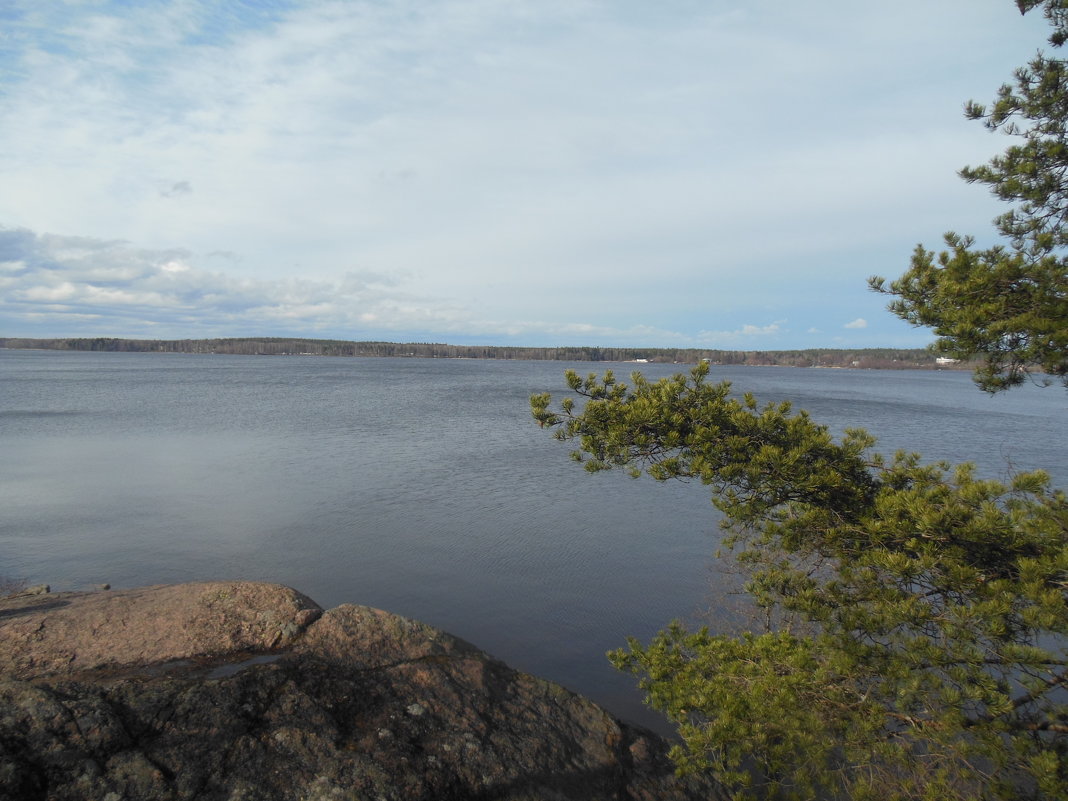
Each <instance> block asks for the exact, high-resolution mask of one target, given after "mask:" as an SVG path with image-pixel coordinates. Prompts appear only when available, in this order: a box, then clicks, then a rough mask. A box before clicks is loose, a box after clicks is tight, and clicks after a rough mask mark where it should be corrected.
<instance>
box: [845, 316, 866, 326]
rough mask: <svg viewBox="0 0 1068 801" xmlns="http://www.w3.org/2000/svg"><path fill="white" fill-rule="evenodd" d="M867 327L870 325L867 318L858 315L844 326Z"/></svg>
mask: <svg viewBox="0 0 1068 801" xmlns="http://www.w3.org/2000/svg"><path fill="white" fill-rule="evenodd" d="M867 327H868V321H867V320H865V319H864V318H863V317H858V318H857V319H856V320H854V321H853V322H851V323H846V324H845V325H843V326H842V328H867Z"/></svg>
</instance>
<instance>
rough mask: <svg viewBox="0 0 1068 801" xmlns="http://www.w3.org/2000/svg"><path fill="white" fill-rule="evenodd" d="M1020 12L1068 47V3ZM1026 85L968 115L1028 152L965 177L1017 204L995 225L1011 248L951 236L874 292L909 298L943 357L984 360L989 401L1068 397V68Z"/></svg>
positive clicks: (1025, 71) (1048, 0) (909, 310)
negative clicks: (1012, 395) (1034, 394)
mask: <svg viewBox="0 0 1068 801" xmlns="http://www.w3.org/2000/svg"><path fill="white" fill-rule="evenodd" d="M1017 6H1019V8H1020V11H1021V12H1024V13H1026V12H1027V11H1030V10H1031V9H1033V8H1037V7H1042V9H1043V11H1044V13H1045V15H1046V18H1047V19H1048V20H1049V22H1050V24H1051V26H1052V29H1053V31H1052V33H1051V35H1050V38H1049V41H1050V44H1051V45H1053V46H1054V47H1060V46H1061V45H1063V44H1064V42H1065V41H1066V40H1068V0H1043V1H1042V2H1040V1H1039V0H1018V2H1017ZM1014 79H1015V80H1014V83H1013V84H1006V85H1004V86H1002V87H1001V89H1000V90H999V91H998V95H997V98H996V99H995V101H994V103H993V104H992V105H991V106H989V107H987V106H984V105H981V104H979V103H975V102H971V103H968V105H967V107H966V113H967V115H968V117H970V118H971V119H976V120H982V121H983V123H984V124H985V125H986V127H987V128H989V129H990V130H991V131H1000V132H1002V133H1005V134H1008V135H1010V136H1012V137H1014V138H1015V139H1017V140H1019V144H1014V145H1012V146H1010V147H1009V148H1008V149H1007V150H1006V151H1005V152H1004V153H1003V154H1002V155H1000V156H997V157H995V158H993V159H992V160H991V161H990V163H989V164H986V165H983V166H980V167H965V168H964V169H963V170H961V176H962V177H963V178H964V179H965V180H966V181H969V182H971V183H980V184H986V185H987V186H989V187H990V190H991V191H992V192H993V193H994V195H995V196H996V197H998V198H1000V199H1002V200H1006V201H1009V202H1013V203H1015V204H1016V205H1015V206H1014V207H1013V208H1012V209H1010V210H1009V211H1007V212H1005V213H1004V214H1002V215H1001V216H999V217H998V218H997V219H996V220H995V221H994V223H995V225H996V227H997V230H998V232H999V234H1001V235H1002V236H1003V237H1004V238H1005V239H1006V240H1007V241H1008V244H1007V245H999V246H996V247H992V248H986V249H976V248H974V239H973V238H971V237H964V236H959V235H957V234H955V233H948V234H946V236H945V243H946V246H947V248H948V249H947V250H944V251H942V252H940V253H938V254H937V255H936V254H935V253H934V252H932V251H928V250H926V249H925V248H923V247H922V246H919V247H917V248H916V252H915V254H914V255H913V257H912V264H911V266H910V268H909V270H908V272H906V273H905V274H904V275H903V276H902V277H901V278H899V279H898V280H896V281H893V282H891V283H889V284H887V282H886V280H885V279H883V278H881V277H878V276H876V277H874V278H872V279H871V282H870V283H871V286H872V287H873V288H874V289H875V290H876V291H879V292H884V293H887V294H890V295H895V296H896V297H897V299H896V300H895V301H893V302H892V303H891V305H890V310H891V311H892V312H893V313H894V314H896V315H898V316H899V317H901V318H902V319H904V320H907V321H908V322H910V323H913V324H914V325H919V326H926V327H930V328H933V329H934V330H935V333H937V334H938V335H939V337H940V338H939V340H938V341H937V343H936V345H935V347H936V349H937V350H938V351H939V352H941V353H946V354H949V355H951V356H953V357H955V358H958V359H972V358H979V359H980V360H981V366H980V367H979V368H978V369H977V370H976V374H975V375H976V382H977V383H978V384H979V385H980V387H982V388H983V389H984V390H986V391H988V392H997V391H999V390H1003V389H1007V388H1008V387H1012V386H1015V385H1018V384H1020V383H1022V382H1023V381H1024V380H1025V379H1026V378H1027V376H1028V374H1029V373H1030V372H1031V371H1038V372H1040V373H1045V374H1046V375H1048V376H1053V377H1059V378H1060V379H1061V380H1062V381H1063V383H1064V385H1065V386H1066V387H1068V324H1066V322H1065V321H1066V320H1068V257H1066V255H1065V248H1066V247H1068V226H1066V225H1065V222H1066V220H1068V67H1066V65H1065V62H1064V59H1060V58H1053V57H1050V56H1048V55H1045V54H1042V53H1039V54H1038V55H1037V56H1036V57H1035V58H1034V60H1032V61H1031V62H1030V64H1028V65H1027V66H1026V67H1023V68H1021V69H1019V70H1017V71H1016V74H1015V76H1014Z"/></svg>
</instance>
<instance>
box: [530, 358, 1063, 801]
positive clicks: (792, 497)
mask: <svg viewBox="0 0 1068 801" xmlns="http://www.w3.org/2000/svg"><path fill="white" fill-rule="evenodd" d="M708 371H709V368H708V367H707V365H700V366H698V367H696V368H695V369H694V370H693V371H692V372H691V373H690V374H689V376H686V375H677V376H675V377H674V378H671V379H662V380H660V381H658V382H655V383H652V382H649V381H647V380H646V379H645V378H643V377H642V376H641V375H640V374H637V373H636V374H634V375H633V377H632V384H631V385H629V386H628V385H626V384H624V383H621V382H619V381H617V380H616V379H615V377H614V376H613V375H612V373H611V372H608V373H605V375H604V376H603V377H602V378H598V377H597V376H596V375H595V374H591V375H589V376H588V377H586V378H585V379H583V378H582V377H580V376H579V375H577V374H576V373H574V372H569V373H568V374H567V378H568V382H569V385H570V387H571V389H572V390H574V391H575V392H576V393H577V395H578V396H579V398H580V400H579V401H576V400H575V399H574V398H565V399H564V400H563V401H562V402H561V404H560V407H559V409H558V410H555V411H554V410H552V409H550V403H551V399H550V397H549V396H548V395H537V396H534V397H533V398H532V400H531V402H532V408H533V412H534V417H535V418H536V419H537V420H538V422H539V423H541V424H542V425H543V426H547V427H549V428H552V429H554V432H555V436H556V437H557V438H559V439H562V440H568V441H573V442H577V443H578V445H579V450H577V451H576V452H575V454H574V458H575V459H576V460H578V461H580V462H582V463H584V465H585V467H586V469H587V470H590V471H599V470H607V469H611V468H614V467H622V468H625V469H627V470H629V471H630V472H631V473H632V475H639V474H640V473H642V472H644V473H647V474H648V475H650V476H652V477H653V478H655V479H657V480H661V481H666V480H668V479H672V478H679V479H694V480H699V481H701V482H702V483H703V484H705V485H707V486H708V487H710V488H711V490H712V502H713V504H714V505H715V507H716V508H717V509H719V511H720V512H722V513H723V515H724V518H723V525H724V527H725V528H727V530H728V533H727V538H726V545H727V546H728V547H729V548H731V549H732V551H733V553H732V558H734V559H736V560H737V561H738V562H739V563H740V564H741V565H742V566H743V567H744V568H745V570H746V572H747V575H748V583H747V586H746V589H747V590H748V591H749V593H750V594H751V595H752V598H753V600H754V602H755V604H756V605H757V606H758V607H759V608H760V609H761V610H763V611H766V612H767V613H768V615H767V617H766V619H768V620H773V621H776V624H775V625H771V626H768V627H767V628H766V629H765V630H764V631H761V632H758V633H750V634H746V635H744V636H742V637H735V636H729V635H722V634H717V633H714V632H710V631H709V630H707V629H703V630H700V631H697V632H689V631H686V630H685V629H684V628H683V627H682V626H680V625H679V624H673V625H671V626H670V627H669V628H668V629H667V630H665V631H663V632H661V634H660V635H659V636H658V637H656V639H654V641H653V642H652V643H650V644H648V645H643V644H641V643H639V642H637V641H635V640H631V641H630V642H629V644H628V646H627V648H625V649H622V650H620V651H616V652H614V653H612V654H611V655H610V658H611V660H612V662H613V663H614V664H615V665H616V666H617V667H618V668H620V669H622V670H625V671H628V672H631V673H633V674H635V675H636V676H638V677H640V679H641V686H642V688H643V689H644V690H645V691H646V693H647V694H648V700H649V703H651V704H652V705H653V706H654V707H656V708H657V709H660V710H662V711H663V712H665V713H666V714H667V715H668V717H669V718H671V719H672V720H673V721H674V722H675V723H677V724H678V727H679V734H680V735H681V737H682V745H679V746H678V747H676V748H675V751H674V758H675V760H676V762H677V764H678V767H679V769H680V770H682V771H683V772H690V771H711V772H712V773H713V774H714V775H715V776H717V777H718V778H719V779H720V781H722V782H723V784H724V786H725V787H726V788H727V789H728V790H729V791H730V792H731V793H733V797H736V798H747V797H753V798H757V797H771V798H813V797H838V796H844V797H849V798H857V799H861V798H882V799H885V798H923V799H946V798H987V797H990V798H1025V797H1036V798H1048V799H1053V798H1061V797H1064V796H1063V795H1062V793H1063V792H1064V790H1065V788H1068V702H1066V699H1065V694H1066V693H1065V691H1066V689H1068V651H1066V648H1065V644H1066V642H1068V499H1066V498H1065V496H1064V494H1063V493H1062V492H1058V491H1055V490H1053V489H1051V488H1050V486H1049V480H1048V478H1047V476H1046V475H1044V474H1043V473H1041V472H1035V473H1025V474H1020V475H1018V476H1016V477H1015V478H1014V479H1013V480H1012V481H1011V483H1009V484H1003V483H1000V482H997V481H988V480H981V479H979V478H977V477H976V476H975V474H974V472H973V469H972V468H971V466H969V465H963V466H959V467H957V468H955V469H952V468H950V466H948V465H946V464H924V463H923V462H922V461H921V459H920V457H919V456H918V455H916V454H910V453H898V454H896V455H894V456H893V457H892V458H884V457H882V456H880V455H879V454H877V453H874V452H873V451H872V447H873V445H874V440H873V438H872V437H871V436H870V435H868V434H867V433H865V432H863V431H859V430H854V431H849V432H847V433H846V434H845V435H844V437H843V438H842V440H841V441H840V442H836V441H835V440H834V438H832V437H831V436H830V434H829V433H828V431H827V429H826V428H825V427H824V426H821V425H818V424H817V423H815V422H814V421H813V420H811V419H810V418H809V416H808V415H807V414H806V413H805V412H803V411H802V412H794V411H793V410H792V409H791V407H790V405H789V404H786V403H782V404H770V405H767V406H759V405H758V404H757V402H756V400H755V399H754V398H752V397H751V396H748V395H747V396H743V397H742V398H736V397H733V396H732V395H731V393H730V385H729V384H727V383H720V384H710V383H708V382H707V381H706V377H707V375H708ZM750 794H751V795H750Z"/></svg>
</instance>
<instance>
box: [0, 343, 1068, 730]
mask: <svg viewBox="0 0 1068 801" xmlns="http://www.w3.org/2000/svg"><path fill="white" fill-rule="evenodd" d="M569 366H571V367H574V368H576V369H578V370H580V371H581V372H583V373H585V372H587V371H589V370H590V369H599V370H603V369H605V368H606V367H608V368H612V369H614V370H615V371H616V373H617V375H627V374H629V373H630V372H631V370H632V369H634V368H635V367H637V365H633V364H627V365H623V364H616V365H608V364H600V365H590V364H578V365H568V364H564V363H559V362H505V361H500V362H498V361H468V360H424V359H327V358H309V357H249V356H244V357H243V356H205V355H177V354H125V353H64V352H56V351H6V350H0V447H2V458H0V575H7V576H15V577H24V578H26V579H28V580H29V581H30V582H31V583H50V584H51V585H52V586H53V588H54V589H56V590H63V589H83V588H88V587H90V586H91V585H92V584H96V583H102V582H108V583H110V584H112V586H114V587H117V588H121V587H131V586H139V585H144V584H156V583H168V582H180V581H191V580H200V579H251V580H262V581H271V582H279V583H282V584H288V585H291V586H294V587H296V588H298V589H300V590H302V591H303V592H305V593H307V594H308V595H310V596H311V597H312V598H314V599H315V600H316V601H318V602H319V603H320V604H321V605H323V606H324V607H329V606H334V605H337V604H340V603H345V602H353V603H360V604H367V605H371V606H377V607H381V608H384V609H388V610H390V611H393V612H397V613H400V614H403V615H406V616H409V617H414V618H418V619H420V620H424V621H426V622H428V623H431V624H433V625H436V626H439V627H441V628H443V629H445V630H447V631H450V632H452V633H454V634H456V635H459V636H461V637H464V638H465V639H468V640H470V641H472V642H474V643H475V644H476V645H478V646H479V647H481V648H483V649H484V650H487V651H489V652H490V653H492V654H494V655H495V656H498V657H500V658H502V659H504V660H505V661H507V662H509V663H510V664H512V665H513V666H515V667H518V668H521V669H524V670H528V671H530V672H533V673H536V674H539V675H541V676H544V677H546V678H550V679H553V680H556V681H559V682H560V683H562V684H564V685H566V686H568V687H570V688H572V689H574V690H577V691H579V692H582V693H584V694H586V695H588V696H590V697H591V698H593V699H594V700H597V701H598V702H600V703H603V704H604V705H606V706H607V707H608V708H609V709H611V710H612V711H614V712H615V713H617V714H619V715H621V716H623V717H625V718H628V719H631V720H636V721H639V722H641V723H644V724H646V725H652V726H654V727H655V728H657V729H659V730H661V731H666V730H667V729H666V727H664V726H663V725H662V724H661V723H660V722H659V718H658V716H656V715H655V714H654V713H651V712H649V711H648V710H645V709H643V707H642V706H641V701H640V696H639V695H638V693H637V692H636V691H635V690H634V688H633V683H632V680H631V679H630V678H628V677H626V676H622V675H620V674H617V673H616V672H615V671H614V670H612V668H611V667H610V666H609V665H608V664H607V662H606V660H605V658H604V653H605V651H606V650H608V649H611V648H616V647H619V646H621V645H622V644H623V643H624V639H625V637H626V636H627V635H634V636H637V637H639V638H641V639H648V638H649V637H650V636H651V635H652V634H653V633H655V632H656V631H657V630H658V629H660V628H661V627H663V625H665V624H666V623H667V622H668V621H670V620H671V619H673V618H682V619H686V620H700V619H706V618H708V619H711V620H712V622H713V623H715V622H716V621H717V619H720V618H721V617H722V614H723V613H722V610H721V607H722V604H723V596H722V591H721V590H720V589H719V588H718V586H717V585H718V583H719V581H720V579H718V578H717V577H716V574H715V572H714V560H713V557H712V554H713V552H714V551H715V550H716V544H717V542H718V529H717V518H716V517H715V515H714V514H713V510H712V508H711V506H710V505H709V500H708V495H707V492H706V491H705V489H704V488H702V487H701V486H700V485H699V484H684V483H678V482H676V483H670V484H657V483H656V482H653V481H651V480H649V479H641V480H638V481H634V480H631V479H629V478H627V477H626V476H624V475H622V474H620V473H606V474H599V475H596V476H590V475H588V474H586V473H585V471H583V470H582V469H581V468H580V467H579V466H577V465H575V464H574V463H572V462H571V461H570V460H569V459H568V453H569V451H570V448H569V447H568V445H566V444H562V443H559V442H556V441H555V440H553V439H552V437H551V436H549V435H548V434H547V433H546V432H544V431H541V430H540V429H538V427H537V426H536V425H535V424H534V423H533V421H532V419H531V418H530V413H529V410H528V398H529V396H530V394H531V393H534V392H542V391H546V390H549V391H553V392H554V393H555V394H558V395H560V394H562V392H563V390H564V388H565V387H564V382H563V371H564V369H565V368H567V367H569ZM640 367H641V369H642V371H643V372H645V373H646V375H649V376H653V377H658V376H662V375H670V374H672V373H674V372H677V371H679V370H685V369H688V368H686V367H684V366H679V367H673V366H670V365H651V364H649V365H641V366H640ZM713 376H714V377H718V378H722V379H729V380H731V381H733V382H734V386H735V388H736V389H737V390H739V391H752V392H754V393H755V394H756V395H757V397H758V399H760V400H761V401H771V400H780V399H789V400H792V401H794V402H795V403H796V405H797V406H798V407H800V408H806V409H808V410H809V411H810V412H811V413H812V415H813V417H814V418H815V419H817V420H819V421H821V422H824V423H827V424H828V425H829V426H830V427H831V428H832V430H834V431H836V432H839V431H841V430H842V429H843V428H846V427H853V426H863V427H866V428H868V429H869V430H870V431H872V433H874V434H876V435H878V436H879V437H880V448H879V449H880V450H884V451H887V452H890V451H893V450H895V449H898V448H906V449H916V450H920V451H922V452H923V453H924V454H925V456H928V457H930V458H931V459H935V458H937V459H950V460H953V461H962V460H971V461H976V462H978V463H979V464H980V468H981V471H982V472H983V473H985V474H987V475H990V476H993V477H999V476H1004V475H1005V473H1006V472H1007V470H1009V469H1011V468H1012V467H1015V468H1016V469H1032V468H1039V467H1041V468H1044V469H1046V470H1048V471H1049V472H1050V473H1051V474H1052V475H1053V476H1054V479H1055V481H1056V483H1057V484H1058V485H1059V486H1068V456H1066V454H1068V435H1066V430H1068V429H1066V426H1065V420H1066V417H1068V416H1066V414H1065V412H1066V411H1068V393H1065V391H1064V390H1063V389H1061V388H1059V387H1050V388H1048V389H1044V390H1042V389H1039V388H1036V387H1032V386H1027V387H1024V388H1021V389H1019V390H1015V391H1013V392H1010V393H1007V394H1004V395H1001V396H996V397H993V398H991V397H988V396H986V395H984V394H982V393H981V392H979V391H978V390H977V389H975V387H974V386H973V385H972V384H971V382H970V379H969V377H968V375H966V374H964V373H959V372H918V371H917V372H912V371H908V372H905V371H854V370H813V369H808V370H804V369H792V368H746V367H715V368H713ZM709 610H712V611H711V615H709V614H708V613H709Z"/></svg>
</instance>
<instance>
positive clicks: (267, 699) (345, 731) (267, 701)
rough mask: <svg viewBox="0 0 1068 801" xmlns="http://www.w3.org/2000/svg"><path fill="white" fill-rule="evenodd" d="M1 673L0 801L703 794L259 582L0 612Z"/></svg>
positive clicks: (507, 685) (463, 671) (432, 642)
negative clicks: (288, 631)
mask: <svg viewBox="0 0 1068 801" xmlns="http://www.w3.org/2000/svg"><path fill="white" fill-rule="evenodd" d="M105 598H106V599H107V600H106V601H105V600H104V599H105ZM319 614H322V616H321V617H320V618H318V620H316V619H315V618H316V617H317V616H318V615H319ZM152 621H155V625H154V626H153V625H150V624H151V623H152ZM288 626H293V627H294V628H295V629H296V630H297V633H296V634H295V635H293V636H288V635H286V636H281V635H280V632H282V631H283V630H285V629H286V627H288ZM175 627H177V630H176V628H175ZM257 652H258V653H260V654H263V653H272V654H273V655H272V656H271V657H269V658H265V657H258V658H257V657H256V656H255V655H256V653H257ZM250 657H252V658H250ZM275 657H277V658H275ZM265 659H269V660H270V661H265ZM227 667H231V668H235V669H234V670H232V671H227V670H226V669H225V668H227ZM0 676H2V678H0V799H5V800H6V799H20V801H22V800H23V799H24V800H25V801H38V799H39V800H40V801H45V800H46V799H47V800H48V801H52V800H53V799H54V800H55V801H61V800H62V801H67V800H68V799H103V798H109V797H110V798H115V799H146V800H147V801H155V800H156V799H159V800H160V801H162V800H163V799H166V800H167V801H177V800H178V799H198V800H199V799H205V800H207V801H212V800H214V799H218V800H219V801H223V800H224V799H226V800H227V801H230V800H231V799H232V800H236V799H242V798H245V799H257V801H275V799H278V800H279V801H281V799H292V798H308V799H312V798H314V799H334V798H337V799H368V801H370V800H371V799H385V800H386V801H393V800H394V799H398V800H399V799H427V800H428V801H429V799H442V800H444V801H447V800H448V799H508V800H510V801H526V800H527V799H583V801H585V800H586V799H648V801H653V799H667V800H668V801H670V800H671V799H679V800H680V801H681V800H682V799H698V798H700V799H706V798H715V797H717V791H716V788H715V787H713V786H712V785H710V784H708V783H701V782H697V781H692V782H688V783H683V782H680V781H678V780H676V779H675V778H674V776H673V766H672V765H671V763H670V762H669V761H668V759H667V758H666V749H667V746H666V744H665V743H664V741H663V740H661V739H660V738H658V737H656V736H655V735H653V734H651V733H650V732H647V731H644V730H642V729H638V728H635V727H632V726H629V725H627V724H624V723H621V722H619V721H618V720H615V719H614V718H612V716H611V715H609V714H608V713H607V712H605V711H604V710H602V709H600V708H599V707H597V706H596V705H595V704H593V703H592V702H590V701H588V700H586V699H585V698H582V697H581V696H578V695H576V694H574V693H571V692H569V691H568V690H565V689H564V688H562V687H560V686H558V685H555V684H552V683H551V682H547V681H544V680H542V679H538V678H535V677H533V676H530V675H527V674H524V673H520V672H517V671H515V670H512V669H511V668H509V667H508V666H507V665H505V664H504V663H502V662H499V661H497V660H495V659H493V658H492V657H490V656H488V655H487V654H485V653H483V652H482V651H479V650H478V649H477V648H475V647H474V646H472V645H470V644H469V643H466V642H464V641H462V640H460V639H457V638H455V637H452V636H450V635H448V634H445V633H444V632H441V631H438V630H436V629H433V628H431V627H429V626H426V625H425V624H422V623H418V622H416V621H412V620H407V619H405V618H402V617H399V616H397V615H391V614H389V613H387V612H383V611H381V610H376V609H370V608H368V607H361V606H351V605H346V606H341V607H337V608H336V609H331V610H329V611H328V612H325V613H320V610H319V608H318V607H317V606H315V605H314V603H313V602H311V601H310V600H309V599H307V598H305V597H304V596H302V595H300V593H297V592H295V591H293V590H289V589H288V588H284V587H278V586H275V585H264V584H248V583H231V584H218V583H213V584H195V585H178V586H175V587H153V588H145V589H142V590H121V591H111V592H109V593H106V594H104V593H84V594H57V595H56V596H53V597H51V598H50V599H48V601H47V602H45V601H38V602H37V603H36V604H35V603H32V602H27V600H26V599H25V598H19V599H13V600H10V601H5V602H0ZM213 676H215V677H214V678H213Z"/></svg>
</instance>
